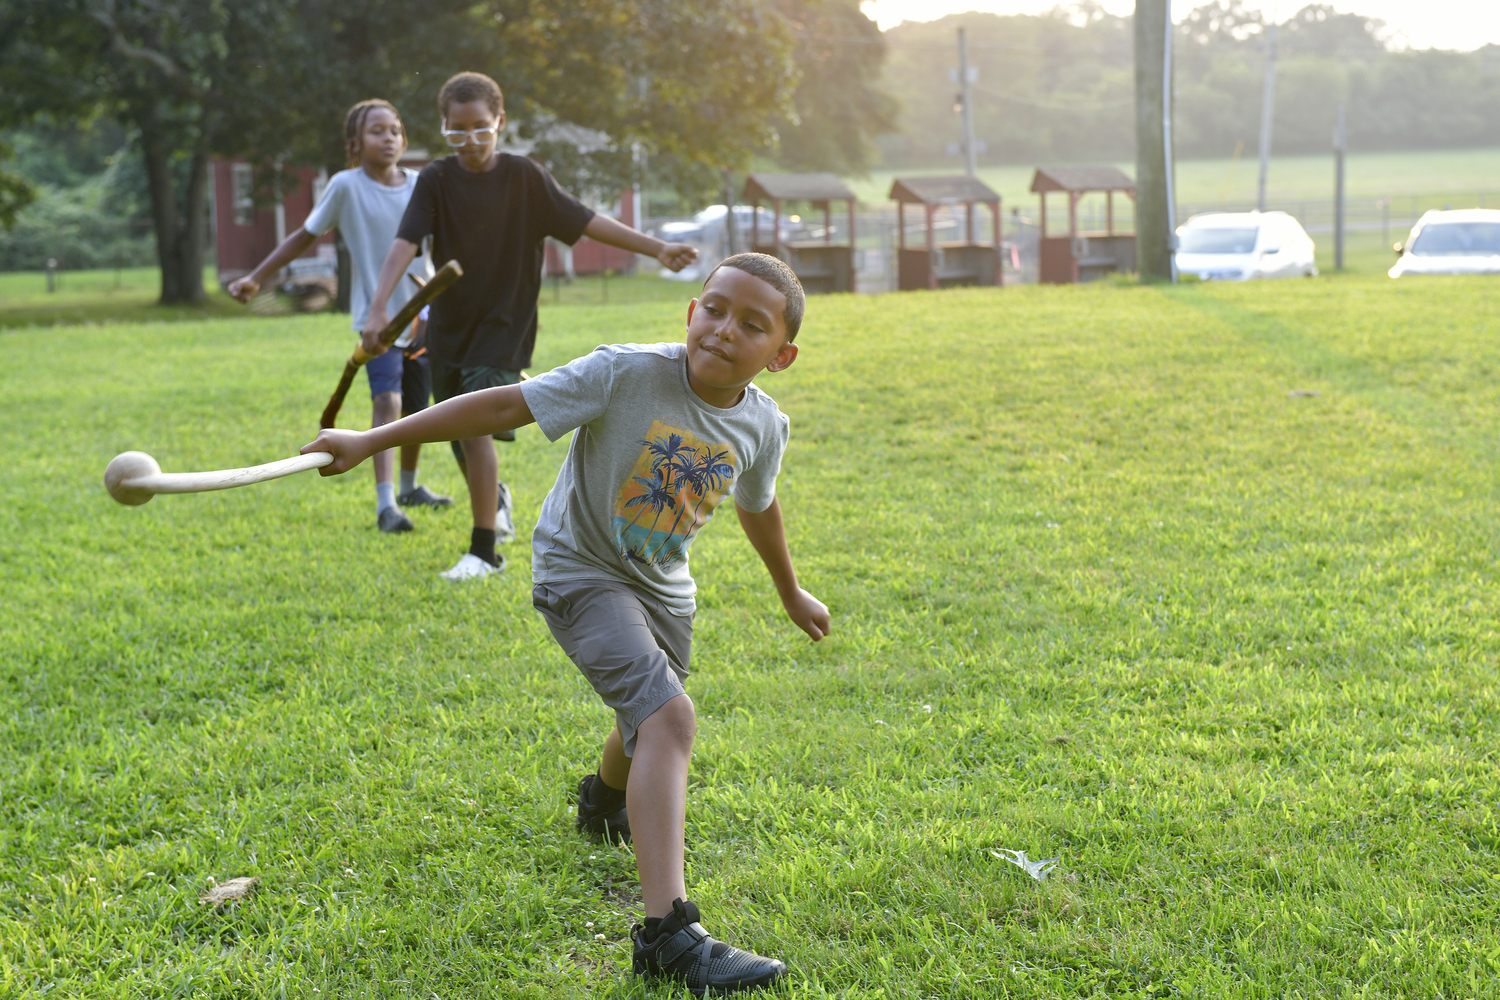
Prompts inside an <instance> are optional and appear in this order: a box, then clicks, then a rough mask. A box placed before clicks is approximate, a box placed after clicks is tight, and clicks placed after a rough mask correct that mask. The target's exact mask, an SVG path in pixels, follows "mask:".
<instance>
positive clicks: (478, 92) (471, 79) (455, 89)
mask: <svg viewBox="0 0 1500 1000" xmlns="http://www.w3.org/2000/svg"><path fill="white" fill-rule="evenodd" d="M478 100H483V101H484V103H485V104H488V105H489V108H490V114H492V115H495V116H496V117H497V118H498V117H499V115H500V112H501V111H502V110H503V109H504V108H505V95H503V94H501V93H500V85H499V84H498V83H496V82H495V81H494V80H491V79H490V78H489V77H487V76H485V75H484V74H483V73H454V74H453V75H452V76H450V77H449V78H448V82H447V83H445V84H443V89H442V90H440V91H438V114H440V115H442V116H443V117H444V118H447V117H448V105H450V104H468V103H469V102H470V101H478Z"/></svg>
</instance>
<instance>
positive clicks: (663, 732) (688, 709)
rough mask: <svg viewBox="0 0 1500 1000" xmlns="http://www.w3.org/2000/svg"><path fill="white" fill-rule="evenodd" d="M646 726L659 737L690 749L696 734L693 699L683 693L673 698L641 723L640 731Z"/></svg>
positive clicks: (695, 714)
mask: <svg viewBox="0 0 1500 1000" xmlns="http://www.w3.org/2000/svg"><path fill="white" fill-rule="evenodd" d="M648 728H649V729H651V730H654V735H656V736H657V737H659V738H661V739H664V740H669V741H671V742H672V743H674V744H676V745H677V746H679V747H682V748H684V749H692V746H693V739H694V738H695V737H696V736H697V735H698V713H697V712H696V711H694V710H693V699H691V698H689V697H688V696H687V695H685V694H680V695H678V696H677V697H675V698H673V699H672V700H671V701H669V702H667V703H666V704H665V705H663V706H662V707H661V708H658V709H657V710H656V711H654V712H652V713H651V717H650V718H648V719H647V720H646V721H645V722H644V723H642V724H641V729H642V731H646V730H647V729H648Z"/></svg>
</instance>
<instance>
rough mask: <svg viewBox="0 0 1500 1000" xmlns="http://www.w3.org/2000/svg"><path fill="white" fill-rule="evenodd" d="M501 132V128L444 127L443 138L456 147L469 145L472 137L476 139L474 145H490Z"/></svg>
mask: <svg viewBox="0 0 1500 1000" xmlns="http://www.w3.org/2000/svg"><path fill="white" fill-rule="evenodd" d="M499 134H500V130H499V129H498V128H475V129H462V128H455V129H447V128H445V129H443V138H444V139H446V140H447V142H448V145H450V146H452V147H453V148H454V149H459V148H461V147H463V146H465V145H468V143H469V140H470V139H472V140H474V145H476V146H488V145H489V144H490V143H492V142H494V141H495V137H496V136H497V135H499Z"/></svg>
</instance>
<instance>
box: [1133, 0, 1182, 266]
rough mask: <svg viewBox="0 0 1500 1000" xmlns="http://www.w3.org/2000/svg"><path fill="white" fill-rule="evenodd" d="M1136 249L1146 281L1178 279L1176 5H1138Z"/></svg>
mask: <svg viewBox="0 0 1500 1000" xmlns="http://www.w3.org/2000/svg"><path fill="white" fill-rule="evenodd" d="M1134 29H1135V189H1136V195H1135V246H1136V269H1137V270H1138V271H1139V272H1140V276H1141V279H1142V280H1143V281H1152V280H1163V279H1164V280H1167V281H1170V280H1172V273H1173V266H1172V239H1173V233H1172V215H1173V212H1172V205H1171V198H1172V181H1171V169H1172V164H1171V158H1170V156H1169V155H1168V147H1169V145H1170V142H1171V131H1170V124H1169V123H1170V119H1171V113H1172V110H1171V94H1170V90H1171V79H1172V71H1171V49H1170V37H1171V31H1172V18H1171V5H1170V0H1135V24H1134Z"/></svg>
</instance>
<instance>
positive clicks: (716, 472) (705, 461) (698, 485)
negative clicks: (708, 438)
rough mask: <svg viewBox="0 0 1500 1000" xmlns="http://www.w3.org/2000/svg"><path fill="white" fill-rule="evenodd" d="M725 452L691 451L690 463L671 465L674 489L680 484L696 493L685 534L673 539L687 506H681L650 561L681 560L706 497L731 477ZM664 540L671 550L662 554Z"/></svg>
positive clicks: (664, 546) (727, 450) (732, 467)
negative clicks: (668, 543) (670, 528)
mask: <svg viewBox="0 0 1500 1000" xmlns="http://www.w3.org/2000/svg"><path fill="white" fill-rule="evenodd" d="M729 454H730V453H729V449H727V448H726V449H724V450H723V451H715V450H714V449H713V448H712V447H706V448H704V449H703V450H702V451H701V452H700V451H697V450H694V451H693V453H692V455H691V458H690V460H688V461H685V462H684V461H679V462H677V463H676V464H674V465H673V468H674V469H675V470H676V471H677V486H678V488H679V490H680V489H681V487H682V486H683V485H684V484H687V485H688V486H690V487H691V488H692V490H693V492H694V493H696V494H697V502H696V503H695V504H694V505H693V516H692V518H691V519H690V520H689V521H688V530H687V534H685V535H683V537H682V538H681V539H680V540H678V539H677V538H676V533H677V522H678V521H679V520H681V518H682V515H683V514H685V513H687V504H686V503H683V505H682V510H681V511H679V512H678V514H677V519H676V520H673V522H672V530H671V531H670V532H669V533H668V535H667V538H666V539H664V540H663V541H662V544H661V545H660V546H658V547H657V550H656V552H655V553H654V555H653V561H657V562H663V563H665V562H669V561H671V560H673V559H680V558H682V553H683V550H685V549H686V548H687V544H688V542H689V541H691V540H692V537H693V533H694V532H695V531H696V530H697V528H698V512H699V511H700V510H702V509H703V504H704V503H705V502H707V500H708V494H709V492H710V491H712V490H722V489H723V488H724V486H725V484H726V483H728V482H729V480H731V479H733V478H734V466H733V465H731V464H730V463H729ZM667 541H674V542H676V544H675V545H674V546H673V549H672V551H670V552H669V551H666V546H667Z"/></svg>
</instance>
